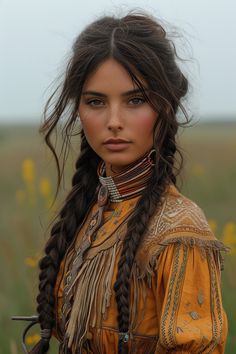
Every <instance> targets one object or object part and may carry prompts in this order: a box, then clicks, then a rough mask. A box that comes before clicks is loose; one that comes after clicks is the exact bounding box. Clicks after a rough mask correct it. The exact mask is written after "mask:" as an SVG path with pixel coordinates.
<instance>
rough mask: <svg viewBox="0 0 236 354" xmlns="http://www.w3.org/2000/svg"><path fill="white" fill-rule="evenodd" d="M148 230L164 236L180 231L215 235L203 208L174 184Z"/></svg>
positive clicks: (197, 234) (182, 232)
mask: <svg viewBox="0 0 236 354" xmlns="http://www.w3.org/2000/svg"><path fill="white" fill-rule="evenodd" d="M148 232H149V233H152V234H153V233H154V234H155V236H162V237H164V236H168V235H170V234H171V235H173V236H174V235H180V233H181V235H182V236H184V235H188V234H189V233H191V235H196V236H199V235H202V236H203V235H205V236H206V237H208V236H213V234H212V231H211V229H210V227H209V225H208V222H207V220H206V217H205V215H204V212H203V211H202V209H201V208H200V207H199V206H198V205H197V204H196V203H195V202H193V201H192V200H190V199H188V198H187V197H185V196H184V195H183V194H181V193H180V192H179V191H178V190H177V188H176V187H175V186H173V185H171V186H169V187H168V188H167V190H166V193H165V194H164V196H163V202H162V205H161V207H159V208H158V209H157V210H156V212H155V214H154V215H153V217H152V218H151V220H150V223H149V229H148Z"/></svg>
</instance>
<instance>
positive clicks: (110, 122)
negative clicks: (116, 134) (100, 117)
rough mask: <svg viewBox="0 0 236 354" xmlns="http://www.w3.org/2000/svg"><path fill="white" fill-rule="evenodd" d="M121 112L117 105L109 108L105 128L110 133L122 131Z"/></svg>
mask: <svg viewBox="0 0 236 354" xmlns="http://www.w3.org/2000/svg"><path fill="white" fill-rule="evenodd" d="M121 115H122V112H121V109H120V107H119V105H115V106H112V107H110V109H109V111H108V119H107V128H108V129H109V130H111V131H117V130H122V129H123V120H122V117H121Z"/></svg>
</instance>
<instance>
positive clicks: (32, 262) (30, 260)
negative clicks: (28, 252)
mask: <svg viewBox="0 0 236 354" xmlns="http://www.w3.org/2000/svg"><path fill="white" fill-rule="evenodd" d="M38 261H39V259H38V257H27V258H25V264H26V265H27V266H29V267H31V268H35V267H37V266H38Z"/></svg>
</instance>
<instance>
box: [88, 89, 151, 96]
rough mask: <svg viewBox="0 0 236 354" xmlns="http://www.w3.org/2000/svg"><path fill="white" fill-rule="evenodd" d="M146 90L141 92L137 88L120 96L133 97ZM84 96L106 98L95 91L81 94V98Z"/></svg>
mask: <svg viewBox="0 0 236 354" xmlns="http://www.w3.org/2000/svg"><path fill="white" fill-rule="evenodd" d="M146 90H147V89H146V88H144V90H141V89H139V88H137V89H135V90H130V91H127V92H124V93H122V95H121V96H123V97H127V96H131V95H134V94H136V93H143V91H146ZM86 95H93V96H98V97H107V95H105V94H104V93H101V92H97V91H84V92H82V96H86Z"/></svg>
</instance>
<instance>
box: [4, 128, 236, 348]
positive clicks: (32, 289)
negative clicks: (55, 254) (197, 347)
mask: <svg viewBox="0 0 236 354" xmlns="http://www.w3.org/2000/svg"><path fill="white" fill-rule="evenodd" d="M235 132H236V122H235V123H227V124H223V123H215V124H213V123H212V124H201V125H197V126H195V127H193V128H189V129H187V130H186V131H185V132H184V133H183V134H181V135H180V143H181V145H182V146H183V152H184V158H185V168H184V174H183V175H182V180H183V189H182V191H183V193H184V194H185V195H186V196H188V197H189V198H191V199H192V200H194V201H195V202H196V203H197V204H198V205H199V206H201V207H202V209H203V210H204V212H205V214H206V216H207V218H208V219H214V220H216V221H217V230H216V235H217V237H219V238H221V236H222V233H223V229H224V226H225V225H226V224H227V223H228V222H233V223H235V224H236V188H235V181H236V163H235V162H236V158H235V156H236V139H235ZM28 158H29V159H32V160H34V161H35V169H36V177H35V187H36V203H35V205H34V207H32V206H31V205H30V203H29V200H28V199H27V197H26V200H25V201H24V202H23V203H21V204H20V203H19V202H17V201H16V191H17V190H24V189H25V185H24V181H23V180H22V177H21V167H22V162H23V160H25V159H28ZM50 159H51V157H50V158H49V155H48V154H47V153H46V149H45V147H44V145H43V143H42V139H41V138H40V137H39V134H38V132H37V127H35V126H23V125H22V126H13V125H12V126H1V127H0V166H1V173H0V196H1V203H0V240H1V249H0V272H1V279H2V290H1V293H0V308H1V318H0V325H1V328H2V331H1V332H0V354H1V353H2V354H8V353H9V354H16V353H21V349H20V344H19V342H20V334H21V332H22V328H23V324H22V323H17V322H12V321H11V320H10V317H11V316H12V315H31V314H34V313H35V300H34V299H35V296H36V294H37V286H38V281H37V270H36V268H30V267H29V266H27V264H25V259H26V258H27V257H35V256H38V253H39V252H40V250H41V249H42V247H43V244H44V243H45V240H46V237H47V226H48V221H49V216H51V215H53V213H52V212H51V211H48V210H47V209H46V208H45V206H44V200H43V197H42V196H41V195H40V193H39V191H38V189H37V188H38V184H39V181H40V178H42V177H45V176H46V177H49V178H50V179H51V181H53V184H54V185H55V184H56V178H55V165H54V164H53V163H49V160H50ZM71 170H72V169H71V168H69V171H68V169H67V173H68V176H67V179H66V180H67V181H68V180H70V178H71ZM65 189H68V185H67V184H66V188H65ZM54 190H55V188H54ZM64 193H66V190H65V192H64ZM235 266H236V256H235V255H228V256H227V257H226V262H225V271H224V272H223V279H222V280H223V284H222V294H223V302H224V307H225V309H226V312H227V315H228V320H229V337H228V345H227V350H226V354H233V353H235V348H236V302H235V293H236V292H235V290H236V281H235V275H234V269H235ZM31 333H34V330H32V332H31ZM54 346H55V345H54ZM51 352H52V353H53V352H54V353H56V350H55V349H54V350H53V349H52V351H51Z"/></svg>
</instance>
